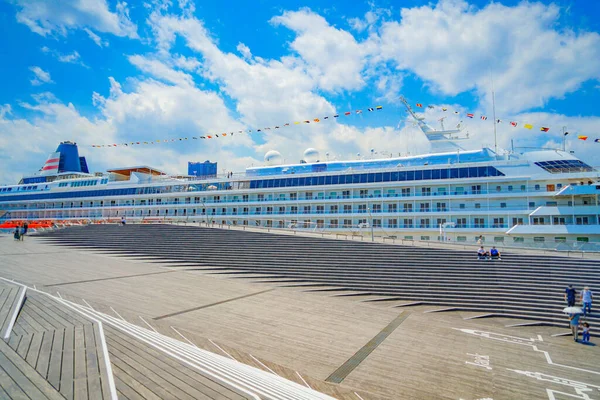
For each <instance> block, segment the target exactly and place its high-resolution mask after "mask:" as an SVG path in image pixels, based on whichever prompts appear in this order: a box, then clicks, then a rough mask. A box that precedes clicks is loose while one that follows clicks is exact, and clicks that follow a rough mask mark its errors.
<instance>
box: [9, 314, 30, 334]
mask: <svg viewBox="0 0 600 400" xmlns="http://www.w3.org/2000/svg"><path fill="white" fill-rule="evenodd" d="M13 334H14V335H20V336H24V335H28V334H29V332H27V331H26V330H25V329H23V326H21V324H19V318H17V321H16V322H15V324H14V326H13V329H12V333H11V335H13Z"/></svg>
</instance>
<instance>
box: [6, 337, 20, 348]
mask: <svg viewBox="0 0 600 400" xmlns="http://www.w3.org/2000/svg"><path fill="white" fill-rule="evenodd" d="M20 341H21V336H17V335H11V336H10V338H9V339H8V345H9V346H10V347H12V349H13V350H15V351H16V350H17V347H18V346H19V342H20Z"/></svg>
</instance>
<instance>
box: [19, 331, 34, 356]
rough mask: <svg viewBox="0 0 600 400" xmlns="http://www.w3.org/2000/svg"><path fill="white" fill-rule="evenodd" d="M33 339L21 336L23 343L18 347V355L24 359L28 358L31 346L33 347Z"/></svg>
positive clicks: (29, 336) (30, 336)
mask: <svg viewBox="0 0 600 400" xmlns="http://www.w3.org/2000/svg"><path fill="white" fill-rule="evenodd" d="M31 338H32V335H25V336H21V342H20V343H19V347H17V354H18V355H19V356H21V358H22V359H25V357H26V356H27V352H28V351H29V346H30V345H31Z"/></svg>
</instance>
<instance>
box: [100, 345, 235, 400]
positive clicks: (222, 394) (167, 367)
mask: <svg viewBox="0 0 600 400" xmlns="http://www.w3.org/2000/svg"><path fill="white" fill-rule="evenodd" d="M107 340H108V341H109V343H110V347H111V348H113V349H114V350H116V351H119V352H120V353H122V354H125V355H127V356H129V357H131V358H133V359H135V360H136V361H137V362H139V363H140V364H141V365H144V366H146V367H148V368H150V369H152V370H153V371H155V372H157V373H159V374H161V376H163V377H164V378H165V379H168V380H169V382H171V383H173V384H175V385H176V386H177V387H179V388H180V389H181V390H185V391H186V392H187V393H189V394H190V395H192V396H196V397H199V396H207V397H208V398H211V399H230V398H234V399H238V398H242V397H241V396H239V395H238V394H237V393H235V392H233V391H231V390H230V389H229V388H227V387H225V386H222V385H220V384H219V383H218V382H215V381H212V380H210V379H208V378H206V377H204V376H203V375H201V374H199V373H198V372H196V371H195V370H193V369H192V368H190V367H188V366H187V365H183V364H181V363H180V362H179V361H176V360H173V359H171V358H170V357H168V356H166V355H164V354H161V353H159V352H157V351H155V350H154V349H152V348H150V347H148V346H145V345H143V344H141V343H139V342H137V341H135V339H130V338H128V337H125V336H124V335H115V334H112V333H111V334H110V335H109V337H108V338H107ZM136 342H137V343H136Z"/></svg>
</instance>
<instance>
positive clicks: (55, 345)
mask: <svg viewBox="0 0 600 400" xmlns="http://www.w3.org/2000/svg"><path fill="white" fill-rule="evenodd" d="M64 338H65V331H64V329H58V330H56V331H54V339H53V341H52V352H51V353H50V364H49V367H48V378H47V379H48V382H50V384H51V385H52V386H54V387H55V388H56V390H59V389H60V371H61V369H62V358H63V345H64Z"/></svg>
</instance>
